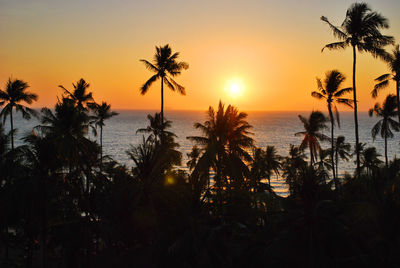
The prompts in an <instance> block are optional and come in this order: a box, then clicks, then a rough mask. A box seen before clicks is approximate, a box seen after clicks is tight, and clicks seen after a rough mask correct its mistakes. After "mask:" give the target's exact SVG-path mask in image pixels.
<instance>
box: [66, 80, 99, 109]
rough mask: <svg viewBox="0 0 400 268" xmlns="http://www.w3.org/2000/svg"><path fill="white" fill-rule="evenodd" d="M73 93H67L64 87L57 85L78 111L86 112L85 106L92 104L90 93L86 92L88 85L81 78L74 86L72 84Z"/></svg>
mask: <svg viewBox="0 0 400 268" xmlns="http://www.w3.org/2000/svg"><path fill="white" fill-rule="evenodd" d="M72 86H73V87H74V91H72V92H71V91H69V90H68V89H66V88H65V87H64V86H62V85H59V87H60V88H62V89H63V90H64V92H65V93H66V95H67V97H68V98H70V99H72V100H73V101H74V102H75V104H76V105H77V106H78V108H79V109H80V110H86V106H85V105H87V104H89V103H91V102H93V94H92V92H87V90H88V88H89V86H90V84H88V83H87V82H86V81H85V80H84V79H83V78H81V79H79V80H78V81H77V82H76V84H74V83H72Z"/></svg>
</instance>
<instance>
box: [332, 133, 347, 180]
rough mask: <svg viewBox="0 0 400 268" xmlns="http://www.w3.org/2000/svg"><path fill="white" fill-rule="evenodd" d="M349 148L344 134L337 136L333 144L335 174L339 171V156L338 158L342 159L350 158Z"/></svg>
mask: <svg viewBox="0 0 400 268" xmlns="http://www.w3.org/2000/svg"><path fill="white" fill-rule="evenodd" d="M350 150H351V145H350V144H349V143H347V142H345V137H344V136H338V137H337V138H336V139H335V146H334V151H335V168H336V175H338V174H339V173H338V172H339V157H340V159H343V160H345V161H348V160H349V158H350V153H349V152H350Z"/></svg>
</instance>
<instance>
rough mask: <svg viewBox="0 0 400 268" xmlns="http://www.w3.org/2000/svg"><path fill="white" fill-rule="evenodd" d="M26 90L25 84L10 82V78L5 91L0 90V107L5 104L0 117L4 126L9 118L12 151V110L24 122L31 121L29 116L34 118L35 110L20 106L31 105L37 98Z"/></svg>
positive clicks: (18, 81) (26, 85)
mask: <svg viewBox="0 0 400 268" xmlns="http://www.w3.org/2000/svg"><path fill="white" fill-rule="evenodd" d="M27 88H29V85H28V83H27V82H25V81H22V80H19V79H15V80H11V78H9V79H8V82H7V85H6V90H5V91H3V90H0V106H2V105H4V104H5V103H6V105H5V106H4V108H3V110H2V111H1V112H0V117H3V124H4V122H5V121H6V119H7V117H8V116H10V124H11V149H12V150H14V122H13V109H14V108H15V110H16V111H17V112H21V114H22V117H23V118H24V119H26V120H29V119H31V116H36V111H35V110H33V109H31V108H29V107H26V106H24V105H22V104H21V102H26V103H28V104H31V103H32V102H33V101H36V100H37V98H38V96H37V95H36V94H34V93H31V92H27V91H26V89H27Z"/></svg>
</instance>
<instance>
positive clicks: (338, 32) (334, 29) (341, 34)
mask: <svg viewBox="0 0 400 268" xmlns="http://www.w3.org/2000/svg"><path fill="white" fill-rule="evenodd" d="M321 20H322V21H323V22H325V23H327V24H328V26H329V28H330V29H331V30H332V32H333V36H335V37H337V38H339V39H341V40H345V39H346V38H347V34H345V33H344V32H343V31H342V30H340V29H339V28H338V27H336V26H335V25H333V24H332V23H330V22H329V20H328V18H327V17H325V16H322V17H321Z"/></svg>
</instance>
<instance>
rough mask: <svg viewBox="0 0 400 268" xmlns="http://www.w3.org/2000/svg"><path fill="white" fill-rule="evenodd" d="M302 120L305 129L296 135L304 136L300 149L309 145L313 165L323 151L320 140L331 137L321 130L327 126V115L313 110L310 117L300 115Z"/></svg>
mask: <svg viewBox="0 0 400 268" xmlns="http://www.w3.org/2000/svg"><path fill="white" fill-rule="evenodd" d="M299 119H300V121H301V122H302V123H303V126H304V129H305V131H301V132H297V133H296V134H295V136H303V137H304V138H303V141H302V142H301V144H300V149H304V148H306V147H307V146H308V148H309V149H310V164H311V165H312V164H313V163H314V161H315V160H316V159H317V155H318V154H319V153H320V152H321V145H320V141H326V140H329V138H328V137H327V136H326V135H325V134H323V133H321V132H320V130H322V129H324V128H326V124H325V122H326V117H325V116H324V115H323V114H322V113H321V112H319V111H312V112H311V114H310V116H309V118H305V117H303V116H301V115H299Z"/></svg>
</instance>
